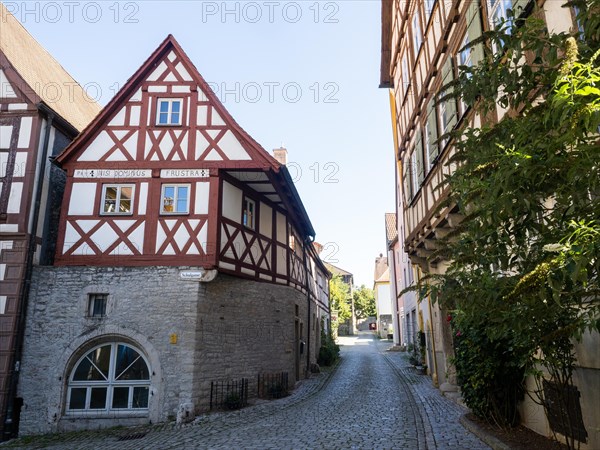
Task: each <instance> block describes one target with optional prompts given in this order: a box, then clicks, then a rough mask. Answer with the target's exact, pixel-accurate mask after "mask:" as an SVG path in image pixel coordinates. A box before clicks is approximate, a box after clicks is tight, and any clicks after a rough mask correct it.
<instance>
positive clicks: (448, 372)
mask: <svg viewBox="0 0 600 450" xmlns="http://www.w3.org/2000/svg"><path fill="white" fill-rule="evenodd" d="M584 3H585V2H584ZM569 5H570V3H568V2H557V1H548V0H538V1H535V2H534V1H532V0H501V1H499V0H472V1H439V0H419V1H401V0H382V1H381V6H382V16H381V19H382V35H381V37H382V41H381V78H380V81H381V82H380V87H382V88H388V89H389V94H390V110H391V116H392V124H393V126H392V131H393V137H394V153H395V155H394V156H395V159H396V164H397V165H396V196H397V199H398V200H399V201H397V202H396V213H397V217H398V225H399V228H398V234H399V237H398V239H399V240H400V241H401V242H402V244H403V245H402V246H403V249H404V251H405V252H406V253H407V254H408V257H409V259H410V262H411V263H412V265H411V264H409V265H408V266H407V269H408V274H409V277H408V279H407V281H408V283H407V284H411V283H412V281H413V273H412V268H414V269H415V273H414V275H415V276H414V278H415V279H419V278H420V277H421V276H423V275H425V274H444V273H446V270H447V268H448V264H449V261H447V260H446V259H445V258H444V256H443V255H441V254H439V253H436V252H435V251H436V250H437V249H438V248H439V241H440V240H441V239H444V238H445V237H447V236H448V235H449V234H450V233H452V232H453V230H456V227H457V225H458V224H459V223H460V222H461V221H462V220H463V218H464V216H463V214H464V211H461V210H460V208H459V206H458V205H455V204H451V203H450V202H449V201H448V197H449V193H450V186H449V184H448V183H444V180H445V179H446V178H447V177H448V175H450V174H451V173H452V171H453V170H454V167H455V164H454V163H453V162H452V158H453V156H454V155H455V145H454V144H455V143H454V141H453V139H452V138H450V137H449V133H450V132H452V131H453V130H456V129H460V128H463V127H464V128H479V127H481V126H482V124H486V123H492V124H493V123H494V122H496V121H499V120H501V119H502V118H503V117H504V116H505V115H506V114H508V113H509V112H508V111H507V109H506V108H503V107H502V106H501V105H500V104H498V105H497V108H496V111H492V112H491V113H490V114H489V115H488V116H486V117H482V116H481V114H479V113H476V112H475V110H473V109H472V108H470V107H467V105H466V104H465V103H464V102H463V101H461V100H460V99H456V98H454V97H452V96H444V93H445V92H448V90H447V89H449V88H450V89H451V87H450V86H451V82H452V81H454V80H457V79H458V77H459V75H460V70H461V67H464V66H475V65H477V64H478V63H479V62H480V61H482V59H483V58H484V47H483V45H484V44H483V43H482V42H481V36H482V34H483V33H486V32H488V31H491V30H494V29H496V28H497V27H498V26H499V24H501V23H502V22H503V21H504V20H510V21H512V20H513V19H511V15H512V17H513V18H514V17H520V18H524V17H526V16H528V15H530V14H535V16H536V17H537V18H538V19H540V20H543V21H544V22H545V24H546V26H547V27H548V29H549V30H553V31H555V32H561V31H565V32H567V31H569V30H572V29H574V27H576V21H575V9H574V6H573V5H571V6H570V7H567V6H569ZM590 14H592V13H591V12H590ZM469 43H474V45H469ZM487 50H491V51H495V50H496V49H494V48H492V47H488V49H487ZM510 113H511V114H512V113H515V112H514V111H511V112H510ZM407 301H408V298H407ZM405 305H406V303H405ZM407 309H408V308H405V311H406V313H407V314H411V313H410V312H409V310H407ZM415 312H416V314H417V316H416V318H415ZM411 315H412V317H408V316H407V320H406V323H407V327H406V328H407V329H408V335H409V337H410V336H411V335H413V336H414V333H415V332H416V331H417V328H418V329H419V330H418V331H421V332H423V334H420V335H421V336H423V337H424V338H425V345H426V362H427V364H428V367H429V373H430V374H431V377H432V381H433V383H434V384H435V385H436V386H439V387H440V389H442V390H446V391H447V390H455V387H454V386H452V384H454V383H456V381H457V380H456V376H455V371H454V368H453V366H452V364H451V361H452V356H453V355H454V345H453V336H452V332H451V329H450V325H449V323H448V320H447V319H446V318H447V311H445V310H444V309H443V308H441V307H440V305H439V303H438V302H435V303H434V302H432V301H431V300H430V299H426V301H423V302H422V303H421V304H418V305H417V304H415V309H413V312H412V314H411ZM415 319H417V320H415ZM588 339H589V340H588ZM586 340H587V342H585V345H582V346H581V348H578V355H577V358H578V360H579V361H580V363H579V364H580V366H579V367H578V368H577V370H576V371H575V372H574V380H576V381H575V384H576V385H577V387H578V389H580V390H581V393H582V395H581V410H582V414H583V417H585V418H586V419H585V420H586V422H587V424H588V431H587V432H585V430H584V431H583V433H582V435H583V434H586V436H587V433H589V438H588V442H587V443H583V442H582V443H581V448H590V449H591V448H600V431H598V430H599V427H598V426H596V425H595V424H597V423H598V414H597V410H598V408H597V406H594V405H597V404H598V403H600V394H599V393H600V391H599V390H598V388H597V386H598V382H597V381H598V370H600V359H599V358H598V352H597V348H598V336H597V335H595V336H594V337H591V336H588V337H586ZM589 349H593V350H592V351H590V350H589ZM530 383H533V381H532V380H530ZM529 397H531V396H526V397H525V400H524V401H523V402H522V403H521V408H520V409H521V411H520V413H521V415H522V421H523V424H524V425H526V426H528V427H530V428H532V429H533V430H534V431H537V432H538V433H541V434H544V435H548V436H549V435H552V434H553V433H555V432H556V433H555V435H557V436H560V433H561V431H557V430H556V429H554V430H553V429H551V426H550V422H549V421H547V420H546V418H545V416H544V414H545V413H544V411H543V410H542V407H541V405H540V404H535V402H534V401H533V400H532V399H531V398H529ZM577 398H579V395H577ZM556 404H558V402H557V403H556ZM573 404H574V405H575V403H573ZM578 407H579V405H578ZM581 427H582V428H584V427H583V424H582V425H581ZM590 429H591V430H595V431H590ZM561 439H562V438H561Z"/></svg>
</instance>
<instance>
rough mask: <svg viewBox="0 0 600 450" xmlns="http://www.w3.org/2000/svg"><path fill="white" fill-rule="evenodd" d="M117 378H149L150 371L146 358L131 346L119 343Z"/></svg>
mask: <svg viewBox="0 0 600 450" xmlns="http://www.w3.org/2000/svg"><path fill="white" fill-rule="evenodd" d="M115 375H116V378H115V379H117V380H119V381H122V380H149V379H150V372H149V371H148V366H147V365H146V363H145V362H144V359H143V358H142V357H141V356H140V354H139V353H138V352H136V351H135V350H133V349H132V348H131V347H127V346H125V345H119V347H118V350H117V366H116V369H115Z"/></svg>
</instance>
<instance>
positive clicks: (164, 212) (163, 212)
mask: <svg viewBox="0 0 600 450" xmlns="http://www.w3.org/2000/svg"><path fill="white" fill-rule="evenodd" d="M160 215H161V216H189V215H190V212H189V211H185V212H168V211H161V212H160Z"/></svg>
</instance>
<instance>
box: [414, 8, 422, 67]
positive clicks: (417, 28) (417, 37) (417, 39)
mask: <svg viewBox="0 0 600 450" xmlns="http://www.w3.org/2000/svg"><path fill="white" fill-rule="evenodd" d="M412 31H413V45H414V47H413V51H414V54H415V63H416V61H417V55H418V54H419V50H421V44H423V34H422V33H421V23H420V21H419V9H417V10H416V11H415V15H414V16H413V20H412Z"/></svg>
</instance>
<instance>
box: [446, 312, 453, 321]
mask: <svg viewBox="0 0 600 450" xmlns="http://www.w3.org/2000/svg"><path fill="white" fill-rule="evenodd" d="M446 320H447V321H448V322H450V321H451V320H452V314H448V317H446Z"/></svg>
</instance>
